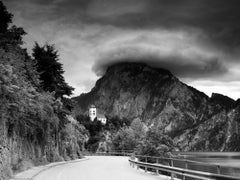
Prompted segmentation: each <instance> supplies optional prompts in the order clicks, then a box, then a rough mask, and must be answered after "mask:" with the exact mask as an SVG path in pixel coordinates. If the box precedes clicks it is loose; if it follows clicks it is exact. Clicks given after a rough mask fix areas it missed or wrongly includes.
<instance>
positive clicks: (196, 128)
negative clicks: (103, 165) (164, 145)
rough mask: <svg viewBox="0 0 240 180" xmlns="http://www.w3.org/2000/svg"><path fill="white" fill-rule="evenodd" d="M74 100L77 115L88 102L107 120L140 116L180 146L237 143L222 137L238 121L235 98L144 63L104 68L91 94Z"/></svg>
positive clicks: (213, 147) (222, 146)
mask: <svg viewBox="0 0 240 180" xmlns="http://www.w3.org/2000/svg"><path fill="white" fill-rule="evenodd" d="M74 100H75V101H76V102H77V103H76V107H75V114H84V113H85V114H86V112H87V107H88V106H89V105H90V104H94V105H95V106H96V107H97V108H98V109H99V110H100V111H101V112H103V114H104V115H105V116H106V117H107V118H110V119H111V118H114V117H118V119H127V120H129V121H130V122H131V121H133V120H134V119H136V118H138V119H140V120H141V121H142V122H144V123H145V124H146V126H148V127H152V126H154V127H157V128H158V129H160V130H161V131H162V132H164V133H166V134H168V135H169V136H170V137H172V138H173V139H174V141H175V143H176V144H177V146H178V147H179V149H182V150H190V149H205V150H207V149H208V150H222V149H226V147H228V146H225V145H226V144H227V143H230V142H232V141H234V142H235V140H234V139H233V140H231V139H229V138H227V137H225V136H226V134H229V133H230V137H231V136H232V134H231V133H233V132H235V130H234V131H232V130H231V129H232V128H233V127H235V125H234V123H235V124H236V123H237V122H238V120H237V119H238V118H237V115H238V114H239V113H238V112H239V109H237V108H235V107H236V102H235V101H234V100H232V99H231V98H228V97H226V96H223V95H220V94H216V93H215V94H213V95H212V97H211V98H209V97H208V96H207V95H206V94H204V93H202V92H200V91H198V90H197V89H195V88H193V87H190V86H188V85H186V84H184V83H182V82H181V81H180V80H178V79H177V78H176V77H175V76H174V75H172V73H171V72H169V71H168V70H165V69H161V68H153V67H150V66H148V65H146V64H144V63H129V62H128V63H118V64H114V65H112V66H110V67H108V69H107V71H106V73H105V75H104V76H103V77H101V78H100V79H99V80H98V81H97V82H96V85H95V87H94V88H93V89H92V90H91V91H90V92H89V93H86V94H82V95H80V96H79V97H76V98H74ZM233 104H235V106H233ZM234 108H235V109H234ZM229 119H230V121H229ZM237 126H238V127H239V129H240V125H237ZM226 127H227V129H226ZM236 131H237V130H236ZM221 132H224V133H221ZM219 133H220V134H221V135H218V134H219ZM206 138H209V139H210V141H206ZM209 142H211V143H212V145H211V146H210V145H209ZM229 147H230V146H229Z"/></svg>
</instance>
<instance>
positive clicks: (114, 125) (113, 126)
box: [105, 116, 130, 130]
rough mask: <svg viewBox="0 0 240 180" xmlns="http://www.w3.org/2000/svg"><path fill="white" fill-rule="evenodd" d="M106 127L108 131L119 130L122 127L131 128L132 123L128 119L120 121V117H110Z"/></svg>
mask: <svg viewBox="0 0 240 180" xmlns="http://www.w3.org/2000/svg"><path fill="white" fill-rule="evenodd" d="M107 119H108V120H107V123H106V126H105V129H106V130H119V129H120V128H121V127H124V126H129V125H130V121H129V120H128V119H127V118H123V119H120V118H119V117H117V116H115V117H111V118H110V117H108V118H107Z"/></svg>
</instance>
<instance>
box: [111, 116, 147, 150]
mask: <svg viewBox="0 0 240 180" xmlns="http://www.w3.org/2000/svg"><path fill="white" fill-rule="evenodd" d="M146 131H147V127H146V125H145V124H144V123H142V122H141V120H140V119H138V118H137V119H134V120H133V122H132V123H131V125H130V126H129V127H128V126H124V127H122V128H121V129H120V130H119V131H118V132H117V133H116V134H115V135H114V137H113V140H112V144H113V148H114V149H115V150H134V149H135V148H136V147H137V146H138V144H139V143H141V142H142V141H143V139H144V137H145V135H146Z"/></svg>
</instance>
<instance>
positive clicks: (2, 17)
mask: <svg viewBox="0 0 240 180" xmlns="http://www.w3.org/2000/svg"><path fill="white" fill-rule="evenodd" d="M12 17H13V15H12V14H11V13H9V12H8V11H7V8H6V6H5V5H4V4H3V3H2V1H0V33H5V32H6V31H7V29H8V26H9V24H10V23H11V22H12Z"/></svg>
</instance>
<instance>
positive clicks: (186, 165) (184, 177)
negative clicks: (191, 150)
mask: <svg viewBox="0 0 240 180" xmlns="http://www.w3.org/2000/svg"><path fill="white" fill-rule="evenodd" d="M185 169H188V161H187V160H186V161H185ZM182 176H183V177H182V179H183V180H185V179H186V176H185V175H182Z"/></svg>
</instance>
